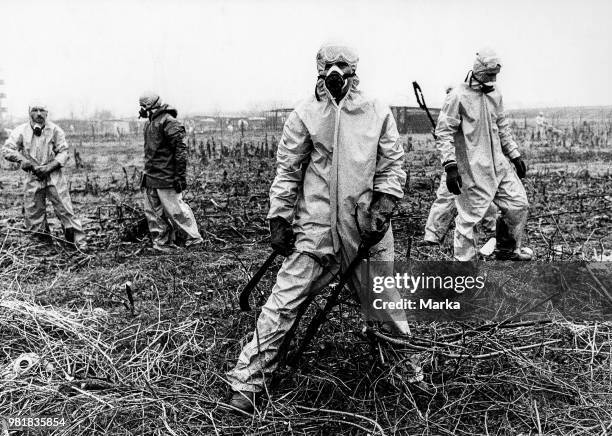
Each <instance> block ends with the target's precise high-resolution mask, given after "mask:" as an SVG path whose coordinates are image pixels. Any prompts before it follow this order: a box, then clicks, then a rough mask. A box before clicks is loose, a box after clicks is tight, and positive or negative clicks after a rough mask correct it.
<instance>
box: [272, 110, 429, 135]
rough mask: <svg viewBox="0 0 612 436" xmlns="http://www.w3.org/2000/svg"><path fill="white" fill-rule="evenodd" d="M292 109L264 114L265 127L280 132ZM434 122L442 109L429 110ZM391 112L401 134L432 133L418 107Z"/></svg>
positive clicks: (425, 116)
mask: <svg viewBox="0 0 612 436" xmlns="http://www.w3.org/2000/svg"><path fill="white" fill-rule="evenodd" d="M291 111H293V109H292V108H280V109H271V110H268V111H265V112H264V118H265V126H266V129H268V130H280V129H282V128H283V125H284V124H285V121H286V120H287V117H288V116H289V114H290V113H291ZM429 111H430V112H431V116H432V117H433V118H434V121H437V119H438V114H439V113H440V109H429ZM391 112H392V113H393V116H394V117H395V123H396V124H397V130H398V131H399V133H400V134H406V133H431V130H432V126H431V122H430V121H429V118H427V114H426V113H425V111H424V110H423V109H421V108H418V107H408V106H391Z"/></svg>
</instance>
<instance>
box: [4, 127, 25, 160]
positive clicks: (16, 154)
mask: <svg viewBox="0 0 612 436" xmlns="http://www.w3.org/2000/svg"><path fill="white" fill-rule="evenodd" d="M21 149H23V135H22V134H21V129H19V128H16V129H13V131H12V132H11V134H10V135H9V137H8V138H7V140H6V141H5V142H4V147H2V156H3V157H4V158H5V159H6V160H8V161H9V162H22V161H24V160H26V158H25V157H24V156H23V154H21V152H20V151H19V150H21Z"/></svg>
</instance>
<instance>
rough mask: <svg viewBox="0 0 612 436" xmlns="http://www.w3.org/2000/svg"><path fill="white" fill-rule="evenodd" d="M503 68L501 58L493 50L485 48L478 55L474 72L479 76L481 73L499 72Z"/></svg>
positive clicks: (473, 68)
mask: <svg viewBox="0 0 612 436" xmlns="http://www.w3.org/2000/svg"><path fill="white" fill-rule="evenodd" d="M501 66H502V62H501V58H500V57H499V55H498V54H497V53H496V52H495V50H493V49H491V48H483V49H480V50H478V52H477V53H476V59H474V65H473V66H472V71H473V72H474V74H476V75H478V74H480V73H490V72H499V69H500V68H501Z"/></svg>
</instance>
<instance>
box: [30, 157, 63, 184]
mask: <svg viewBox="0 0 612 436" xmlns="http://www.w3.org/2000/svg"><path fill="white" fill-rule="evenodd" d="M60 168H61V165H60V163H59V162H58V161H56V160H52V161H51V162H49V163H46V164H44V165H39V166H37V167H34V169H33V170H32V172H33V173H34V175H35V176H36V177H38V178H39V179H40V180H44V179H45V178H46V177H47V176H48V175H49V174H51V173H52V172H53V171H55V170H59V169H60Z"/></svg>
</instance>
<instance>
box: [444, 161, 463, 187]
mask: <svg viewBox="0 0 612 436" xmlns="http://www.w3.org/2000/svg"><path fill="white" fill-rule="evenodd" d="M444 170H445V171H446V187H447V188H448V190H449V191H450V192H452V193H453V194H455V195H459V194H461V186H463V184H462V183H461V176H460V175H459V170H458V169H457V164H451V165H447V166H446V167H445V168H444Z"/></svg>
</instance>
